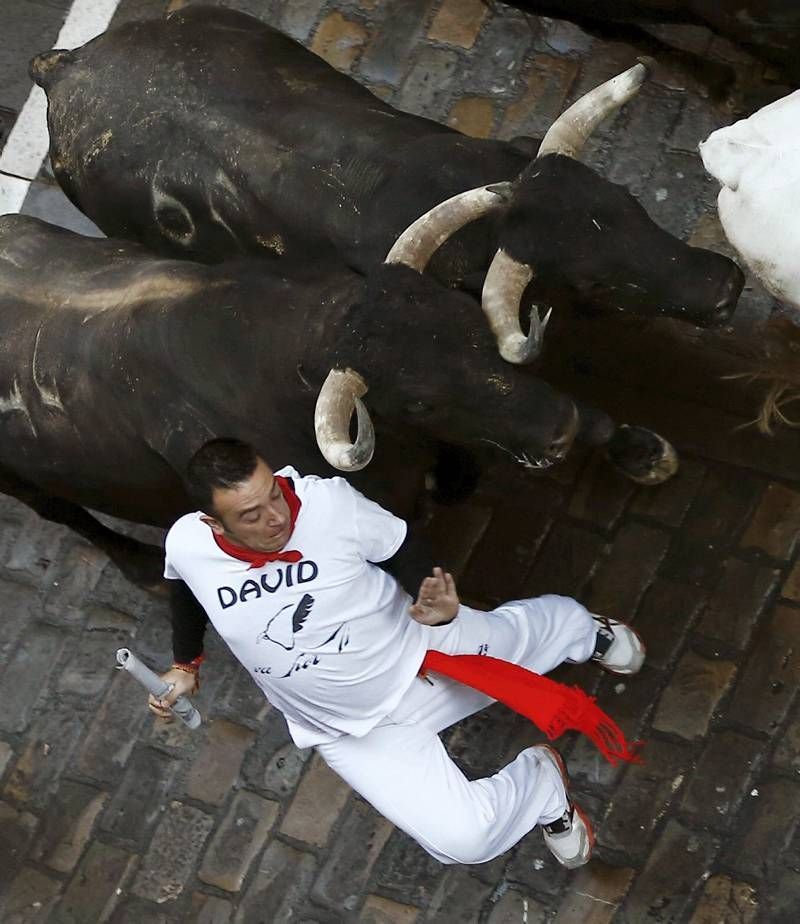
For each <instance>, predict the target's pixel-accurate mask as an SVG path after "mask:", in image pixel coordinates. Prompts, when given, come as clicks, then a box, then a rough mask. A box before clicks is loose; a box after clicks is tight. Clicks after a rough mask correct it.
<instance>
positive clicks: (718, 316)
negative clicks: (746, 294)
mask: <svg viewBox="0 0 800 924" xmlns="http://www.w3.org/2000/svg"><path fill="white" fill-rule="evenodd" d="M743 286H744V273H743V272H742V271H741V270H740V269H739V267H738V266H734V267H733V269H732V270H731V272H730V273H729V274H728V276H727V278H726V279H725V282H724V283H723V284H722V288H721V289H720V293H719V298H718V299H717V301H716V302H715V304H714V320H715V321H716V322H717V323H719V324H724V323H725V321H727V320H728V319H729V318H730V316H731V315H732V314H733V311H734V309H735V308H736V303H737V302H738V301H739V296H740V295H741V294H742V288H743Z"/></svg>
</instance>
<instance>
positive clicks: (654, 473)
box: [606, 424, 678, 485]
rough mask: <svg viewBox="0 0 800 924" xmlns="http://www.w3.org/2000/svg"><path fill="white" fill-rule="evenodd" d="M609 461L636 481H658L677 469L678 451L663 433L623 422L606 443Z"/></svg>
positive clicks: (665, 478)
mask: <svg viewBox="0 0 800 924" xmlns="http://www.w3.org/2000/svg"><path fill="white" fill-rule="evenodd" d="M606 454H607V456H608V459H609V461H610V462H611V464H612V465H613V466H614V467H615V468H616V469H618V470H619V471H620V472H622V474H623V475H625V476H626V477H627V478H630V479H631V481H635V482H636V483H637V484H647V485H655V484H661V483H662V482H664V481H667V479H669V478H672V476H673V475H674V474H675V472H677V471H678V454H677V453H676V452H675V449H674V448H673V446H672V445H671V444H670V443H668V442H667V441H666V440H665V439H664V438H663V437H661V436H659V435H658V434H657V433H653V431H652V430H647V429H645V428H644V427H631V426H628V425H627V424H623V425H622V426H621V427H619V428H618V429H617V432H616V433H615V434H614V436H613V437H612V438H611V440H610V441H609V443H608V445H607V446H606Z"/></svg>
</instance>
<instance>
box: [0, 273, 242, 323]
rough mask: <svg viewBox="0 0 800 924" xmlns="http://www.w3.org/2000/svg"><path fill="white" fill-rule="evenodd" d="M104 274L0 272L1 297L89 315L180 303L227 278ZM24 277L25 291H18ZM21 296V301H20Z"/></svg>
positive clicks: (220, 283)
mask: <svg viewBox="0 0 800 924" xmlns="http://www.w3.org/2000/svg"><path fill="white" fill-rule="evenodd" d="M26 262H27V261H26ZM30 265H31V264H28V267H30ZM20 266H24V264H21V265H20ZM107 275H108V276H110V277H112V278H108V279H104V278H99V279H98V278H95V277H92V276H90V277H89V278H88V279H87V278H86V276H85V274H80V275H78V274H74V275H73V277H72V278H71V279H70V274H68V273H57V274H54V275H52V276H51V277H50V278H48V275H47V272H46V270H45V271H44V272H41V271H37V273H36V274H33V273H31V272H30V271H27V272H19V273H17V272H11V273H9V272H3V271H0V298H9V299H14V300H15V301H22V300H24V301H25V302H27V303H28V304H30V305H34V306H36V308H38V309H42V308H44V309H45V310H46V311H65V310H66V311H70V310H71V311H77V312H81V313H83V314H85V315H87V316H89V315H94V314H99V313H102V312H105V311H128V310H133V309H135V308H138V307H141V306H144V305H153V306H156V305H158V304H165V303H166V304H168V303H170V302H178V301H183V300H184V299H189V298H192V297H194V296H198V295H200V294H201V293H208V292H209V291H211V290H213V289H214V288H220V287H225V286H227V285H228V284H229V283H228V280H227V279H219V280H209V279H207V278H204V277H202V276H199V275H197V274H189V273H181V272H178V273H172V272H152V271H151V272H147V273H144V272H142V271H139V272H133V273H130V274H128V273H119V272H116V273H109V274H107ZM23 277H24V288H20V286H21V281H22V279H23ZM23 293H24V299H22V298H21V295H22V294H23Z"/></svg>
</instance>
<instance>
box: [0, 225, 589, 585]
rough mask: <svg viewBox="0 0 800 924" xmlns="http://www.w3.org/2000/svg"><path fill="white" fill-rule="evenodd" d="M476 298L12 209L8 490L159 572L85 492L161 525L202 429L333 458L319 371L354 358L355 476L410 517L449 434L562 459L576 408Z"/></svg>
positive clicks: (132, 564) (4, 388) (2, 248)
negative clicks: (506, 351) (156, 244)
mask: <svg viewBox="0 0 800 924" xmlns="http://www.w3.org/2000/svg"><path fill="white" fill-rule="evenodd" d="M475 311H476V305H475V303H474V301H473V300H472V299H471V298H469V297H468V296H465V295H464V294H462V293H459V292H448V291H447V290H443V289H442V288H441V287H440V286H438V285H437V284H436V283H435V282H433V281H432V280H429V279H427V278H426V277H425V276H421V275H419V274H418V273H416V272H414V271H413V270H411V269H409V268H407V267H404V266H399V265H393V266H384V267H379V268H377V269H376V270H375V272H373V274H371V277H370V279H369V280H365V279H363V278H362V277H361V276H359V275H357V274H356V273H354V272H352V271H351V270H349V269H347V268H345V267H340V268H339V269H338V270H337V271H332V270H329V269H328V270H325V271H324V272H314V271H311V270H309V271H307V272H306V273H304V274H303V275H302V278H298V277H294V276H291V275H287V274H279V273H276V272H272V271H271V270H270V267H269V266H268V265H267V264H264V263H263V262H262V261H236V262H232V263H230V264H226V265H222V266H204V265H201V264H196V263H191V262H189V261H175V260H164V259H155V258H153V257H152V256H150V255H149V254H147V252H146V251H145V250H144V249H143V248H141V247H140V246H138V245H135V244H130V243H125V242H121V241H116V240H98V239H93V238H83V237H80V236H79V235H76V234H73V233H72V232H69V231H65V230H63V229H59V228H55V227H52V226H49V225H47V224H45V223H44V222H41V221H39V220H37V219H34V218H28V217H24V216H14V215H7V216H4V217H2V218H0V339H1V340H2V343H3V345H4V346H3V350H2V351H0V490H3V491H4V492H5V493H8V494H11V495H13V496H15V497H18V498H19V499H21V500H22V501H24V502H26V503H28V504H29V505H30V506H32V507H33V508H34V509H35V510H37V511H38V512H39V513H40V514H42V515H43V516H45V517H47V518H49V519H53V520H57V521H58V522H62V523H65V524H67V525H69V526H71V527H72V528H74V529H76V530H77V531H78V532H80V533H81V534H82V535H84V536H86V537H87V538H89V539H90V540H91V541H93V542H96V543H97V544H98V545H99V546H100V547H102V548H103V549H104V550H105V551H106V552H107V553H108V554H109V555H110V556H111V557H112V559H113V560H114V561H115V562H116V563H117V564H119V565H120V567H121V568H122V569H123V571H124V572H125V573H126V574H127V575H128V576H129V577H131V578H132V579H133V580H136V581H138V582H140V583H141V582H144V583H153V582H155V581H157V579H158V573H159V567H160V565H159V557H160V556H159V553H158V552H157V551H154V550H150V552H147V553H146V554H145V552H146V550H145V552H143V551H142V549H141V548H137V547H135V545H134V544H133V543H132V542H131V541H130V540H126V539H124V538H123V537H120V536H117V535H115V534H113V533H111V532H110V531H109V530H106V529H105V528H103V527H101V526H100V524H99V523H98V522H97V521H96V520H95V519H94V518H92V517H91V516H90V515H89V514H88V513H87V512H86V511H85V510H84V509H83V508H85V507H88V508H91V509H95V510H99V511H103V512H106V513H110V514H113V515H115V516H120V517H124V518H126V519H129V520H133V521H136V522H142V523H150V524H157V525H161V526H164V525H167V524H169V523H170V522H171V521H172V520H174V518H175V517H176V516H178V515H179V514H180V513H182V512H184V511H185V510H186V509H187V506H188V501H187V498H186V496H185V494H184V491H183V488H182V485H181V481H180V472H182V471H183V469H184V467H185V464H186V462H187V461H188V459H189V457H190V456H191V454H192V453H193V452H194V451H195V450H196V449H197V448H198V447H199V446H200V445H201V444H202V443H203V442H204V441H205V440H207V439H208V438H210V437H212V436H226V435H227V436H235V437H238V438H241V439H245V440H247V441H249V442H251V443H252V444H254V445H255V446H256V447H257V448H258V449H259V451H260V452H261V453H262V454H263V455H264V457H265V458H266V459H268V460H269V461H270V463H271V464H272V465H274V466H281V465H284V464H286V463H289V462H291V463H292V464H294V465H296V466H297V467H298V468H299V469H300V470H301V471H306V472H309V471H311V472H317V471H320V472H321V473H326V472H330V469H328V468H327V467H326V466H325V465H324V463H323V461H322V459H321V458H320V456H319V453H318V450H317V447H316V445H315V437H314V426H313V419H314V405H315V402H316V400H317V393H318V391H319V389H320V386H321V385H322V383H323V382H324V381H325V379H326V376H327V374H328V372H329V371H330V370H331V369H332V368H346V367H351V368H355V369H356V370H358V372H359V373H360V374H361V375H363V377H364V379H365V380H366V382H367V384H368V386H369V395H368V403H369V410H370V413H371V414H372V415H373V418H374V422H375V429H376V433H377V449H376V454H375V458H374V460H373V462H372V463H371V464H370V465H369V466H368V467H367V468H366V469H365V470H364V471H362V472H360V473H357V475H356V476H354V480H355V483H356V484H357V485H358V486H360V487H361V488H362V489H363V490H365V491H366V492H367V493H369V494H370V495H371V496H373V497H375V498H376V499H378V500H379V501H381V502H383V503H385V504H386V505H387V506H389V507H391V508H392V509H395V510H397V511H398V512H400V513H401V514H404V515H408V514H409V513H410V512H411V511H410V510H409V508H408V506H406V505H407V504H408V503H409V502H410V500H411V498H413V497H415V496H416V494H417V486H418V485H419V483H420V481H421V478H422V475H423V474H424V471H425V465H427V464H429V463H430V459H431V448H432V447H435V446H437V445H438V444H439V443H440V442H441V441H445V442H449V443H452V444H455V445H462V446H464V447H466V448H471V447H475V446H481V445H485V446H487V447H492V446H494V447H495V448H497V447H499V450H500V451H506V452H508V453H511V454H512V455H514V456H515V457H517V458H518V459H519V460H520V461H521V462H522V463H523V464H531V462H532V455H529V453H530V454H537V455H540V456H542V457H548V456H549V457H550V458H549V461H555V460H556V459H557V458H559V457H560V456H561V455H563V454H564V453H565V452H566V451H567V449H568V448H569V446H570V444H571V442H572V440H573V439H574V437H575V435H576V431H577V427H578V425H579V418H578V414H577V411H576V407H575V405H574V404H573V402H572V401H571V400H570V399H569V398H568V397H566V396H565V395H563V394H559V393H558V392H556V391H555V390H554V389H552V388H550V387H549V386H548V385H546V384H545V383H544V382H541V381H540V380H538V379H536V378H534V377H533V376H530V375H523V374H521V372H520V371H519V370H518V369H516V368H515V367H513V366H510V365H508V364H507V363H504V362H503V361H502V360H501V359H500V357H499V356H498V355H497V351H496V348H495V345H494V343H493V340H492V337H491V335H490V333H489V332H488V330H486V329H485V327H484V325H482V324H477V325H470V320H469V319H470V317H471V316H472V315H473V314H474V313H475ZM470 327H472V332H471V333H470V334H468V335H465V333H464V331H465V330H468V329H469V328H470ZM143 556H144V557H143Z"/></svg>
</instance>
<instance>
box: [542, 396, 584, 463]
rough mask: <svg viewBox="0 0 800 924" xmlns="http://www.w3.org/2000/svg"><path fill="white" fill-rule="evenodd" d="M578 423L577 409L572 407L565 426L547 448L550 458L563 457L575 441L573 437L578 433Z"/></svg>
mask: <svg viewBox="0 0 800 924" xmlns="http://www.w3.org/2000/svg"><path fill="white" fill-rule="evenodd" d="M579 425H580V418H579V415H578V409H577V408H576V407H574V405H573V409H572V415H571V417H570V421H569V423H568V424H567V426H566V428H565V429H564V430H563V431H562V432H561V433H560V434H559V435H558V436H557V437H555V439H553V441H552V442H551V443H550V446H549V448H548V450H547V455H548V457H549V458H551V459H563V458H564V456H565V455H566V454H567V453H568V452H569V450H570V448H571V447H572V444H573V443H574V442H575V437H576V435H577V433H578V427H579Z"/></svg>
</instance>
